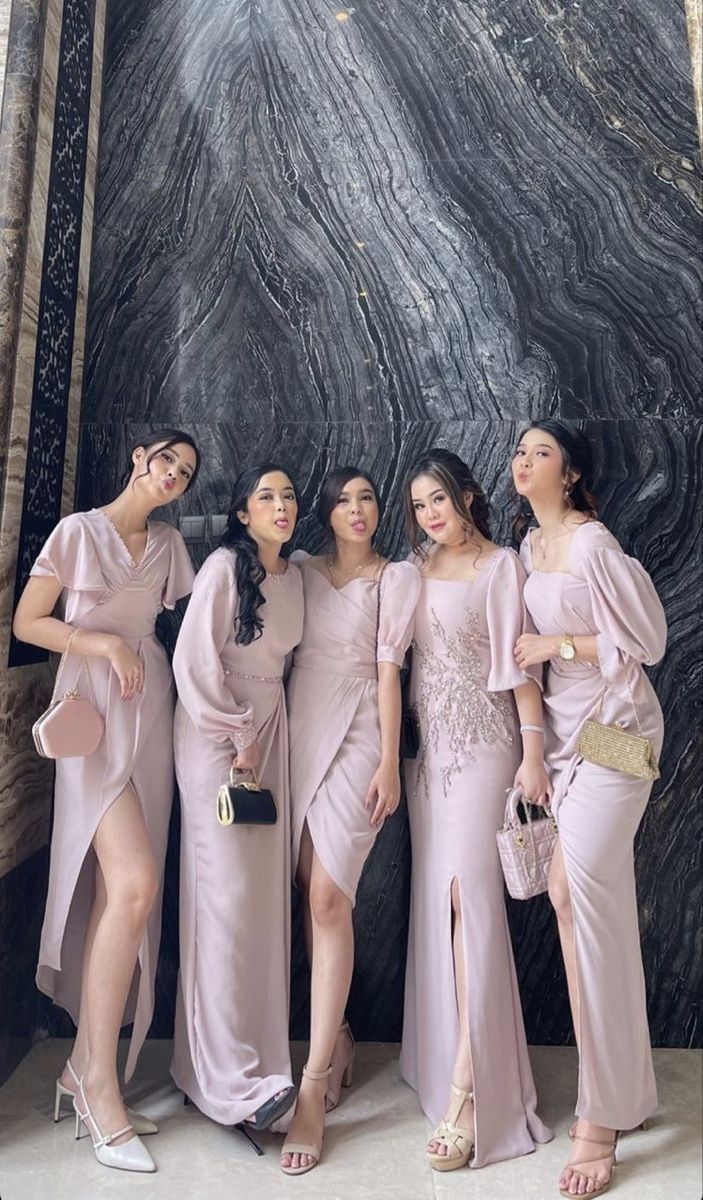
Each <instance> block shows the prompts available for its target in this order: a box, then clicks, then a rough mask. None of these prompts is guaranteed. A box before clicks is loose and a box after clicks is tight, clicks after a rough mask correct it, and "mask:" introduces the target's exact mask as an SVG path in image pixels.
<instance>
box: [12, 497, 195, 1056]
mask: <svg viewBox="0 0 703 1200" xmlns="http://www.w3.org/2000/svg"><path fill="white" fill-rule="evenodd" d="M31 573H32V575H44V576H46V575H53V576H54V577H55V578H56V579H58V580H59V582H60V583H61V584H62V585H63V588H64V590H63V593H62V597H61V608H62V616H63V619H64V620H65V621H68V623H69V624H70V625H73V626H74V627H76V628H79V629H90V630H93V631H99V632H101V633H112V634H117V635H119V636H120V637H122V638H124V640H125V641H126V642H127V643H128V645H130V646H131V647H132V649H133V650H135V651H136V652H137V654H139V656H140V657H141V658H142V660H143V662H144V690H143V691H142V692H141V694H139V695H136V696H134V697H133V699H131V700H123V699H122V698H121V696H120V685H119V680H118V679H117V676H116V675H115V673H114V671H113V670H112V668H111V666H110V663H109V662H108V660H107V659H106V658H82V657H80V656H78V655H75V654H71V655H69V656H68V658H67V660H66V666H65V670H64V674H63V677H62V681H61V687H62V690H63V689H64V688H65V690H69V689H70V688H71V687H72V686H73V684H74V683H75V681H76V679H77V677H78V673H79V671H81V669H82V671H83V673H82V675H81V678H80V680H79V690H80V691H81V693H82V694H83V695H86V694H87V686H86V684H87V682H88V681H89V684H90V687H91V689H92V692H93V695H94V699H95V704H96V707H97V708H98V710H99V711H100V713H101V715H102V716H103V718H104V721H105V736H104V738H103V740H102V742H101V744H100V746H99V747H98V749H97V751H96V752H95V754H93V755H91V756H90V757H89V758H62V759H57V761H56V786H55V792H54V827H53V832H52V838H51V865H50V870H49V890H48V895H47V900H46V912H45V915H44V926H43V929H42V936H41V945H40V949H39V963H38V967H37V986H38V987H39V989H40V990H41V991H42V992H45V993H46V994H47V995H48V996H51V997H52V999H53V1000H54V1002H55V1003H56V1004H59V1005H60V1006H61V1007H62V1008H65V1009H66V1010H67V1011H68V1013H69V1014H70V1015H71V1017H72V1018H73V1020H74V1021H75V1022H77V1021H78V1016H79V1008H80V984H81V962H82V957H83V942H84V940H85V934H86V928H87V924H88V918H89V915H90V909H91V907H92V901H93V889H94V879H95V862H96V860H95V854H94V851H93V850H92V846H91V843H92V841H93V838H94V836H95V833H96V830H97V828H98V825H99V824H100V822H101V820H102V818H103V817H104V815H105V813H106V812H107V810H108V808H109V807H110V805H111V804H112V803H113V801H114V800H116V799H117V797H118V796H119V795H120V794H121V793H122V792H123V791H124V788H125V787H126V785H127V784H128V783H131V784H132V786H133V788H134V790H135V792H136V794H137V796H138V798H139V802H140V804H141V807H142V811H143V814H144V821H145V824H146V828H147V832H148V835H149V840H150V843H151V847H152V849H153V852H154V856H155V858H156V861H157V863H158V864H159V868H160V870H161V871H163V863H164V858H165V855H166V842H167V838H168V823H169V816H170V813H171V805H172V803H173V792H174V776H173V704H174V688H173V677H172V675H171V668H170V667H169V664H168V659H167V657H166V653H165V651H164V649H163V647H162V646H161V644H160V642H159V641H158V640H157V638H156V635H155V632H154V628H155V623H156V618H157V616H158V614H159V612H160V611H161V609H162V608H173V607H174V606H175V604H176V601H177V600H178V599H180V598H181V597H182V596H187V595H188V593H189V592H190V589H191V586H192V582H193V568H192V566H191V562H190V558H189V556H188V551H187V550H186V547H185V544H184V542H183V539H182V537H181V535H180V533H179V532H178V530H177V529H174V528H173V526H171V525H167V524H165V523H164V522H162V521H149V523H148V534H147V542H146V548H145V550H144V555H143V557H142V559H141V560H140V562H139V563H135V562H134V560H133V559H132V557H131V555H130V553H129V550H128V549H127V547H126V545H125V543H124V542H123V540H122V538H121V537H120V535H119V534H118V533H117V530H116V529H115V528H114V526H113V525H112V522H111V521H110V519H109V517H107V516H106V514H105V513H103V512H102V511H101V510H99V509H93V510H92V511H90V512H84V513H74V514H73V515H72V516H70V517H65V518H64V519H63V520H62V521H60V522H59V524H58V525H57V526H56V529H55V530H54V532H53V533H52V534H51V536H50V537H49V539H48V540H47V542H46V543H45V545H44V547H43V549H42V550H41V552H40V554H39V556H38V558H37V560H36V562H35V564H34V566H33V568H32V572H31ZM160 940H161V895H160V894H159V896H158V897H157V900H156V901H155V903H154V906H153V908H152V910H151V913H150V915H149V920H148V922H147V927H146V932H145V934H144V939H143V941H142V944H141V946H140V948H139V957H138V966H137V970H136V973H135V980H134V983H133V986H132V991H131V995H130V1000H129V1002H128V1005H127V1010H126V1011H125V1017H124V1019H125V1023H127V1022H129V1021H133V1023H134V1024H133V1029H132V1038H131V1042H130V1048H129V1055H128V1058H127V1066H126V1072H125V1074H126V1078H127V1079H129V1078H130V1076H131V1075H132V1073H133V1071H134V1067H135V1064H136V1060H137V1056H138V1054H139V1050H140V1049H141V1046H142V1043H143V1041H144V1038H145V1037H146V1034H147V1030H148V1029H149V1025H150V1024H151V1018H152V1014H153V1009H154V979H155V976H156V966H157V960H158V953H159V943H160Z"/></svg>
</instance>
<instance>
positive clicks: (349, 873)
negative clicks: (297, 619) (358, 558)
mask: <svg viewBox="0 0 703 1200" xmlns="http://www.w3.org/2000/svg"><path fill="white" fill-rule="evenodd" d="M293 557H294V559H295V560H296V561H297V562H299V564H300V567H301V570H302V573H303V582H304V587H305V626H304V631H303V637H302V641H301V643H300V645H299V646H298V648H297V649H296V651H295V656H294V659H293V669H292V671H291V674H290V678H289V680H288V711H289V718H290V730H291V805H292V840H293V869H294V871H295V867H296V866H297V862H298V855H299V852H300V839H301V836H302V832H303V828H304V826H305V823H306V821H307V825H308V828H309V830H310V836H311V838H312V842H313V845H314V847H315V851H316V853H317V855H318V857H319V859H320V861H321V863H322V865H323V867H324V868H325V870H326V871H327V874H328V875H329V876H330V877H331V878H332V879H333V880H334V882H335V883H336V884H337V887H339V888H340V889H341V891H343V892H344V894H345V895H346V896H347V897H348V898H349V900H350V901H351V903H352V904H354V902H355V899H356V889H357V886H358V883H359V879H360V877H361V872H362V870H363V866H364V863H365V862H366V859H367V857H368V855H369V853H370V851H371V848H372V846H373V844H374V841H375V840H376V836H377V833H378V828H374V827H373V826H372V825H371V824H370V822H369V816H370V813H369V810H368V809H366V808H365V807H364V797H365V795H366V792H367V791H368V787H369V784H370V783H371V780H372V778H373V776H374V774H375V772H376V770H377V769H378V765H379V762H380V760H381V731H380V726H379V717H378V682H377V663H379V662H392V663H395V664H396V665H397V666H401V665H402V663H403V659H404V657H405V652H406V650H407V648H408V646H409V644H410V639H411V637H412V629H413V617H414V612H415V605H416V603H417V598H418V595H419V592H420V576H419V572H418V570H417V568H416V567H415V566H413V565H412V564H410V563H388V564H387V566H386V567H385V569H384V571H383V574H382V576H381V581H380V583H378V582H377V581H376V580H374V579H361V578H359V579H352V580H350V581H349V582H348V583H347V584H345V586H344V587H342V588H339V589H337V588H334V587H333V586H332V584H331V583H330V581H329V580H328V579H327V578H326V577H325V576H324V575H323V574H322V573H321V572H320V571H319V570H318V569H317V567H316V566H314V564H313V561H312V559H311V558H310V556H309V555H307V554H305V553H304V552H302V551H297V552H296V554H295V555H294V556H293Z"/></svg>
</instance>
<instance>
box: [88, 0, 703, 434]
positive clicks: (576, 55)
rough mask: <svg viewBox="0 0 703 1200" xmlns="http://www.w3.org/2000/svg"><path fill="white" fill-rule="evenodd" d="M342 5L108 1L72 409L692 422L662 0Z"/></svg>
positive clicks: (692, 325) (678, 185)
mask: <svg viewBox="0 0 703 1200" xmlns="http://www.w3.org/2000/svg"><path fill="white" fill-rule="evenodd" d="M336 11H337V10H336V6H335V5H332V4H330V3H329V2H328V0H301V2H300V3H297V2H296V3H295V4H293V3H291V0H270V3H268V4H266V5H251V4H249V3H248V2H245V0H238V2H237V3H236V4H235V5H234V8H233V7H232V5H227V6H225V7H223V6H222V5H221V4H217V3H215V4H210V3H208V4H207V5H204V6H201V7H198V6H197V5H196V6H193V5H190V4H189V5H179V4H172V3H168V4H167V3H165V0H150V3H148V4H146V5H144V4H141V3H140V4H139V5H138V6H137V5H136V4H135V3H134V2H133V3H131V4H130V3H125V4H120V5H119V6H115V7H114V13H113V16H112V18H111V20H110V25H109V33H108V38H109V47H110V49H109V66H108V79H107V88H106V96H105V109H104V132H103V138H104V142H103V145H104V153H103V159H102V161H103V164H104V171H103V172H102V173H101V184H100V198H99V210H98V222H97V230H96V254H97V256H98V258H99V262H100V283H99V286H98V287H96V289H95V290H94V293H93V297H92V303H91V316H90V323H91V332H90V342H91V347H92V351H91V355H90V362H89V367H88V374H87V381H88V391H89V395H90V401H91V407H92V409H93V413H94V417H95V418H96V419H108V417H109V414H110V413H113V414H114V415H117V416H119V417H124V418H125V419H130V420H134V419H138V418H139V417H140V416H141V415H142V414H144V413H146V414H148V415H149V416H151V417H153V418H154V419H160V418H162V417H163V416H164V415H165V414H167V413H170V412H171V411H172V410H173V405H174V403H175V404H177V405H178V407H179V410H180V411H182V412H183V414H184V416H185V415H189V414H192V416H193V417H194V418H196V417H199V416H200V414H201V413H202V412H203V411H204V410H205V409H206V410H207V411H208V413H209V414H210V415H211V416H212V417H213V418H217V417H220V416H223V415H225V414H226V413H227V411H228V409H229V407H230V406H231V405H232V403H233V402H235V401H239V403H240V404H241V406H242V408H243V409H245V410H246V409H247V408H249V407H253V408H255V409H256V410H257V412H258V410H259V409H260V408H261V405H262V404H263V405H265V408H266V411H267V413H273V414H276V415H278V416H284V415H287V414H289V413H290V412H296V413H298V414H299V415H300V417H301V419H306V420H311V419H313V420H314V419H336V420H339V419H344V417H345V416H348V415H350V414H354V415H356V416H358V417H359V418H360V419H382V420H383V419H400V417H401V416H404V417H405V418H406V419H407V418H415V419H423V418H425V419H433V418H437V417H442V418H448V417H451V416H464V417H472V416H473V417H475V416H479V415H486V416H489V415H494V416H505V415H507V414H518V413H524V412H526V411H532V410H534V411H537V410H540V411H542V410H544V409H545V408H552V409H555V410H559V411H561V412H562V413H564V414H566V415H571V416H578V415H585V414H587V413H599V414H602V415H604V416H608V415H613V414H615V413H617V414H619V415H628V414H630V413H645V412H648V413H655V412H656V413H661V414H668V415H676V414H682V413H686V412H691V411H694V410H695V408H696V405H697V400H698V385H699V383H700V371H699V369H698V364H697V360H696V351H697V348H698V347H699V333H698V327H697V323H696V318H695V310H696V305H697V302H698V300H699V271H698V263H697V256H696V250H697V245H698V229H699V226H698V218H697V215H696V204H697V203H698V197H699V185H700V171H699V165H698V163H697V159H696V132H695V118H694V110H693V95H692V87H691V74H690V60H689V53H688V45H687V35H686V21H685V13H684V9H683V5H680V6H674V7H673V8H672V9H670V10H667V12H666V13H663V12H662V11H661V8H660V6H659V5H658V4H657V3H656V2H655V0H649V2H648V3H645V4H639V3H638V4H635V3H634V0H629V2H628V3H626V4H623V5H618V6H616V7H615V8H613V6H612V5H611V4H609V3H606V2H605V0H603V2H598V3H593V4H589V5H588V7H587V8H584V7H583V6H580V7H578V8H574V7H573V6H572V7H570V8H569V9H567V10H564V9H562V8H561V6H559V5H558V4H556V3H555V2H550V0H545V2H542V3H533V2H532V0H530V2H529V3H528V2H527V0H518V2H517V3H516V2H515V0H508V2H503V3H497V4H496V3H492V4H490V5H488V4H485V3H472V4H466V3H458V2H457V0H430V2H426V0H422V2H420V0H386V2H384V3H382V4H368V5H361V6H358V7H355V8H354V11H353V12H352V13H351V14H350V16H349V19H348V20H346V21H343V22H340V21H338V20H335V13H336ZM196 14H197V15H196ZM137 34H138V36H137ZM208 47H209V50H208ZM205 63H206V64H207V65H206V66H205V65H204V64H205ZM638 64H640V66H639V67H638ZM157 78H158V80H159V87H158V89H156V88H155V87H154V85H153V83H152V82H149V81H153V80H154V79H157ZM138 80H143V81H144V87H143V88H141V89H140V88H139V87H138V86H135V84H136V82H137V81H138ZM196 81H198V82H197V83H196ZM118 180H119V181H121V182H118ZM204 196H206V197H207V200H206V201H205V202H204V200H203V197H204Z"/></svg>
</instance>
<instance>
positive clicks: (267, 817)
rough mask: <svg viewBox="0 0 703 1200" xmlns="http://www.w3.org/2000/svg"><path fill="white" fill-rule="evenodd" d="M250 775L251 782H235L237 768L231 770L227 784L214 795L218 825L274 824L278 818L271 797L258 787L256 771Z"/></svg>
mask: <svg viewBox="0 0 703 1200" xmlns="http://www.w3.org/2000/svg"><path fill="white" fill-rule="evenodd" d="M251 775H252V778H251V780H249V779H237V769H236V767H231V768H230V772H229V783H223V784H222V786H221V787H220V789H219V791H218V793H217V819H218V821H219V822H220V825H275V824H276V820H277V817H278V814H277V812H276V801H275V800H274V798H273V794H272V793H271V792H270V791H269V790H268V788H262V787H260V786H259V780H258V778H257V775H256V771H252V772H251Z"/></svg>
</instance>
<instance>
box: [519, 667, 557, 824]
mask: <svg viewBox="0 0 703 1200" xmlns="http://www.w3.org/2000/svg"><path fill="white" fill-rule="evenodd" d="M513 695H514V696H515V703H516V705H517V711H518V715H519V717H520V733H521V737H522V762H521V763H520V766H519V767H518V769H517V774H516V775H515V781H514V785H513V786H514V787H517V786H518V785H519V786H520V787H521V788H522V790H523V794H524V796H525V799H526V800H527V801H528V803H529V804H547V803H548V802H549V797H550V796H551V794H552V789H551V786H550V783H549V777H548V775H547V772H546V770H545V767H544V713H543V710H542V694H541V692H540V690H539V687H538V686H537V684H536V683H535V682H534V681H533V680H529V682H528V683H523V684H522V685H521V686H520V687H516V688H514V689H513ZM530 727H531V728H530Z"/></svg>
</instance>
